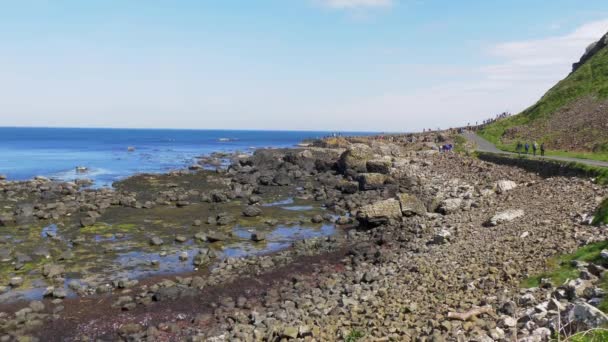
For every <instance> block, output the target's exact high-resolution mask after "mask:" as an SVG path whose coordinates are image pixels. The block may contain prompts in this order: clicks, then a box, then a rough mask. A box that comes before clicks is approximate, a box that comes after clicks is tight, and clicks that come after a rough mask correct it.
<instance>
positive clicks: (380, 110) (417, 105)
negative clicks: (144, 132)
mask: <svg viewBox="0 0 608 342" xmlns="http://www.w3.org/2000/svg"><path fill="white" fill-rule="evenodd" d="M606 32H608V3H607V2H606V1H605V0H601V1H599V0H598V1H596V0H585V1H580V0H552V1H547V0H510V1H487V0H462V1H447V0H257V1H250V0H238V1H237V0H221V1H212V0H173V1H172V0H129V1H128V0H103V1H102V0H87V1H82V0H20V1H8V0H6V1H2V0H0V80H1V82H0V126H45V127H46V126H53V127H54V126H57V127H134V128H197V129H288V130H329V131H353V130H358V131H390V132H396V131H417V130H422V129H423V128H447V127H453V126H461V125H465V124H467V123H474V122H475V121H481V120H483V119H486V118H488V117H492V116H493V115H494V114H497V113H500V112H503V111H510V112H512V113H518V112H520V111H521V110H523V109H525V108H526V107H528V106H530V105H532V104H534V102H536V101H537V100H538V99H539V98H540V97H541V96H542V94H543V93H544V92H546V91H547V90H548V89H549V88H550V87H551V86H552V85H553V84H555V83H556V82H557V81H559V80H560V79H563V78H564V77H566V76H567V75H568V73H569V72H570V70H571V65H572V63H574V62H576V61H577V60H578V59H579V58H580V56H581V55H582V53H583V52H584V50H585V48H586V47H587V46H588V45H589V44H590V43H592V42H593V41H595V40H597V39H599V38H600V37H601V36H602V35H603V34H605V33H606Z"/></svg>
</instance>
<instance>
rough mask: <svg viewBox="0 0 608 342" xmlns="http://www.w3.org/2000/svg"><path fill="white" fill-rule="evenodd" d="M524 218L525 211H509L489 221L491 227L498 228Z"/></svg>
mask: <svg viewBox="0 0 608 342" xmlns="http://www.w3.org/2000/svg"><path fill="white" fill-rule="evenodd" d="M522 216H524V211H523V210H521V209H509V210H505V211H502V212H500V213H497V214H495V215H494V216H492V217H491V218H490V219H489V220H488V223H487V224H488V225H489V226H493V227H494V226H497V225H499V224H501V223H506V222H511V221H514V220H515V219H518V218H520V217H522Z"/></svg>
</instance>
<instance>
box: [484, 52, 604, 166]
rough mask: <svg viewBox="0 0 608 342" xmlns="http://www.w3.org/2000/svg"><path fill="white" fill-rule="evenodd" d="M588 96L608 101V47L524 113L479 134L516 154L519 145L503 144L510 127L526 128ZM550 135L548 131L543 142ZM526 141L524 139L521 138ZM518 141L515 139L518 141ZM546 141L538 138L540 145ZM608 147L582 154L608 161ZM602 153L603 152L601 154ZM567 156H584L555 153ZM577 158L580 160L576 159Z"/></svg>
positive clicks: (501, 121) (500, 121)
mask: <svg viewBox="0 0 608 342" xmlns="http://www.w3.org/2000/svg"><path fill="white" fill-rule="evenodd" d="M586 96H591V97H593V98H597V99H600V100H602V99H606V98H608V48H604V49H602V50H601V51H599V52H598V53H596V54H595V55H594V56H593V57H592V58H591V59H590V60H588V61H587V62H586V63H585V64H584V65H583V66H581V67H580V68H579V69H578V70H576V71H575V72H574V73H572V74H570V75H569V76H568V77H566V78H565V79H563V80H562V81H560V82H559V83H557V84H556V85H555V86H554V87H553V88H551V89H550V90H549V91H547V93H546V94H545V95H544V96H543V97H542V98H541V99H540V100H539V101H538V102H537V103H536V104H534V105H533V106H531V107H529V108H528V109H526V110H524V111H523V112H522V113H520V114H518V115H515V116H512V117H509V118H506V119H502V120H499V121H497V122H495V123H493V124H490V125H488V126H486V127H485V128H483V129H482V130H481V131H480V132H479V135H481V136H482V137H484V138H485V139H487V140H488V141H490V142H492V143H494V144H495V145H496V147H498V148H499V149H502V150H506V151H514V150H515V144H516V142H515V141H513V142H503V141H502V137H503V135H504V133H505V131H506V130H507V129H509V128H511V127H516V126H525V125H528V124H531V123H532V122H535V121H539V120H546V119H547V118H549V117H550V116H551V114H553V113H554V112H555V111H557V110H559V109H560V108H562V107H564V106H566V105H568V104H570V103H572V102H574V101H576V100H578V99H580V98H582V97H586ZM550 134H551V133H550V132H548V134H547V136H545V137H544V139H546V138H548V137H549V135H550ZM520 138H521V139H524V138H525V137H520ZM515 140H516V139H515ZM542 141H543V139H542V138H541V139H538V143H539V144H540V143H541V142H542ZM606 148H608V146H604V147H603V148H602V147H600V148H599V151H597V153H595V152H589V153H583V155H584V156H585V157H584V158H586V159H597V160H608V153H606V152H607V151H606ZM602 150H603V151H602ZM552 153H560V155H565V154H568V156H574V155H581V154H580V153H576V152H563V151H562V152H559V151H558V152H552ZM577 158H578V157H577Z"/></svg>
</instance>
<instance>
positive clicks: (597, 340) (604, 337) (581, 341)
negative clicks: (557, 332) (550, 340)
mask: <svg viewBox="0 0 608 342" xmlns="http://www.w3.org/2000/svg"><path fill="white" fill-rule="evenodd" d="M554 340H555V341H557V340H560V341H568V342H605V341H608V330H607V329H594V330H590V331H584V332H580V333H577V334H574V335H572V336H570V337H568V338H560V339H557V338H556V339H554Z"/></svg>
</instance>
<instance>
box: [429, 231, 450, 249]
mask: <svg viewBox="0 0 608 342" xmlns="http://www.w3.org/2000/svg"><path fill="white" fill-rule="evenodd" d="M451 236H452V233H450V231H448V230H446V229H442V230H440V231H439V232H438V233H437V234H435V236H433V240H432V243H434V244H436V245H442V244H445V243H448V242H449V241H450V238H451Z"/></svg>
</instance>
